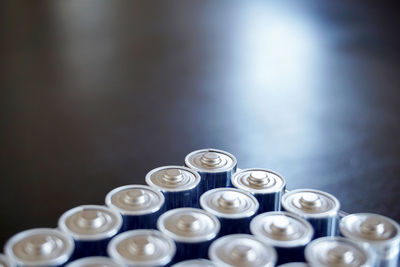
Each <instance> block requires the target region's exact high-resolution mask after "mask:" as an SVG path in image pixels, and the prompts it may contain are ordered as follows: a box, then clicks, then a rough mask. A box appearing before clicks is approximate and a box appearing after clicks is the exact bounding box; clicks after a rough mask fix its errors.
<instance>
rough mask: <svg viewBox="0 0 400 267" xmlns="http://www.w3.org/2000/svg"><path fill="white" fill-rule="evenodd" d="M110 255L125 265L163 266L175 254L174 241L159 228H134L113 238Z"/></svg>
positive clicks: (108, 248) (109, 246)
mask: <svg viewBox="0 0 400 267" xmlns="http://www.w3.org/2000/svg"><path fill="white" fill-rule="evenodd" d="M107 251H108V255H110V257H111V258H113V259H114V260H116V261H117V262H119V263H121V264H123V265H124V266H163V265H166V264H168V263H169V262H170V261H171V259H172V257H173V256H174V255H175V251H176V247H175V243H174V241H173V240H172V239H171V238H169V237H168V236H166V235H165V234H163V233H161V232H160V231H157V230H133V231H128V232H124V233H122V234H119V235H117V236H116V237H114V238H113V239H111V241H110V243H109V244H108V247H107Z"/></svg>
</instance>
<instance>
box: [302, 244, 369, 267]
mask: <svg viewBox="0 0 400 267" xmlns="http://www.w3.org/2000/svg"><path fill="white" fill-rule="evenodd" d="M304 255H305V258H306V260H307V262H308V264H309V265H310V266H318V267H320V266H321V267H324V266H329V267H331V266H332V267H333V266H335V267H336V266H341V267H372V265H373V262H372V258H371V254H370V253H369V252H368V251H367V250H364V249H363V248H362V247H361V246H360V245H358V244H357V243H355V242H353V241H351V240H349V239H346V238H343V237H321V238H318V239H315V240H314V241H312V242H311V243H310V244H308V246H307V247H306V249H305V252H304Z"/></svg>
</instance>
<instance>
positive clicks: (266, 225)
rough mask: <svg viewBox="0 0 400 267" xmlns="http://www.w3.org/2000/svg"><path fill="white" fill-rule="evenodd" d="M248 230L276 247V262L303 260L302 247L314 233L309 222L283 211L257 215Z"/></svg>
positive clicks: (303, 247)
mask: <svg viewBox="0 0 400 267" xmlns="http://www.w3.org/2000/svg"><path fill="white" fill-rule="evenodd" d="M250 232H251V233H252V234H253V235H254V236H256V237H257V238H258V239H260V240H261V241H263V242H264V243H267V244H269V245H271V246H273V247H274V248H275V249H276V252H277V254H278V264H283V263H288V262H301V261H303V262H304V261H305V258H304V249H305V247H306V245H307V244H308V243H309V242H310V241H311V239H312V237H313V235H314V230H313V228H312V226H311V224H310V223H309V222H307V221H306V220H305V219H302V218H301V217H300V216H297V215H295V214H292V213H289V212H284V211H276V212H266V213H262V214H260V215H257V216H256V217H254V219H253V220H252V221H251V223H250Z"/></svg>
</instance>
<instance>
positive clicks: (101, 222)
mask: <svg viewBox="0 0 400 267" xmlns="http://www.w3.org/2000/svg"><path fill="white" fill-rule="evenodd" d="M121 225H122V217H121V215H120V214H119V213H118V212H116V211H114V210H112V209H110V208H107V207H106V206H99V205H83V206H78V207H76V208H73V209H70V210H69V211H67V212H65V213H64V214H63V215H61V217H60V219H59V220H58V227H59V228H60V229H61V230H62V231H63V232H65V233H67V234H68V235H70V236H72V237H73V238H74V239H75V240H83V241H94V240H101V239H106V238H110V237H112V236H114V235H115V234H117V233H118V231H119V230H120V228H121Z"/></svg>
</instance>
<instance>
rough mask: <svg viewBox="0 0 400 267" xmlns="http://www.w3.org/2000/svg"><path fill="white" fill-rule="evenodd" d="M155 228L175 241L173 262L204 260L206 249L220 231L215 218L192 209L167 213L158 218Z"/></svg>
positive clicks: (204, 212) (202, 211) (199, 210)
mask: <svg viewBox="0 0 400 267" xmlns="http://www.w3.org/2000/svg"><path fill="white" fill-rule="evenodd" d="M157 226H158V229H159V230H160V231H161V232H163V233H164V234H165V235H167V236H168V237H170V238H172V239H173V240H174V241H175V244H176V255H175V258H174V260H173V262H180V261H183V260H188V259H197V258H206V257H207V251H208V247H209V246H210V244H211V242H212V241H213V240H214V239H215V238H216V237H217V235H218V232H219V230H220V223H219V221H218V219H217V217H215V216H214V215H212V214H210V213H208V212H206V211H204V210H201V209H193V208H180V209H173V210H170V211H167V212H166V213H164V214H163V215H161V216H160V218H159V219H158V222H157Z"/></svg>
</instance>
